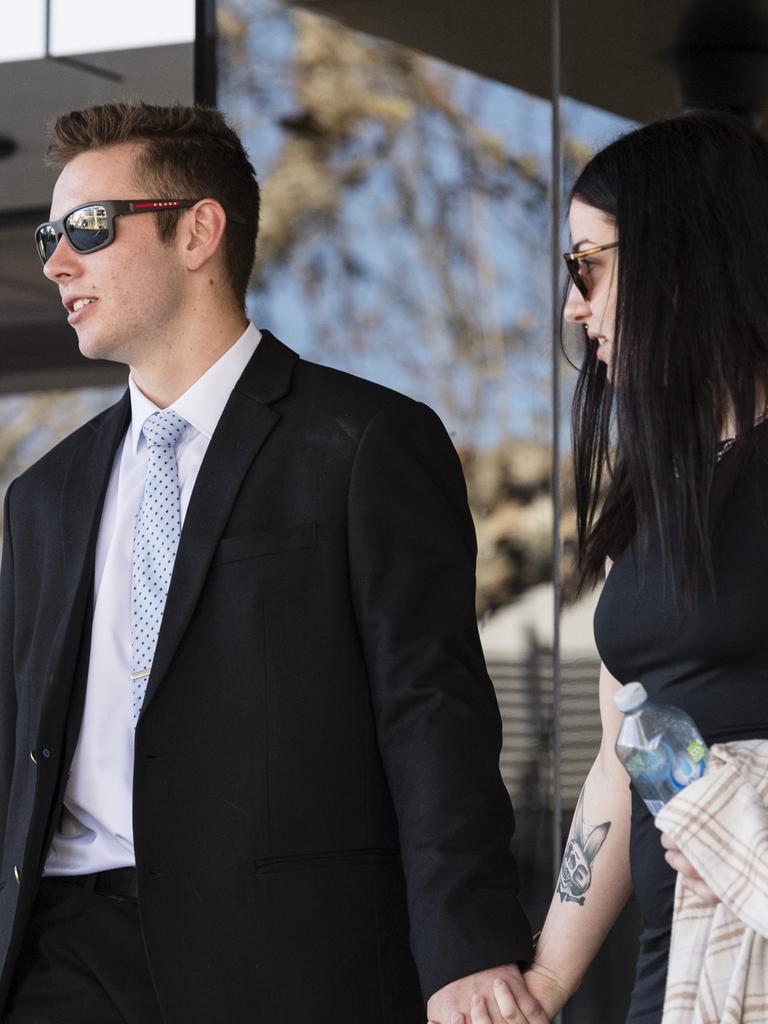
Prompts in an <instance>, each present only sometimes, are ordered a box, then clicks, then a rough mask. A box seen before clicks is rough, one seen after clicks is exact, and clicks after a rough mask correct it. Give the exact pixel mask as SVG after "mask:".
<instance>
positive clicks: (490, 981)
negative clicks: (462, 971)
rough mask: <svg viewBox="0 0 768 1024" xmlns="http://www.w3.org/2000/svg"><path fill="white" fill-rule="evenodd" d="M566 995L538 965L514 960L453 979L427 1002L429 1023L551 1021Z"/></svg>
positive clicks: (530, 1023)
mask: <svg viewBox="0 0 768 1024" xmlns="http://www.w3.org/2000/svg"><path fill="white" fill-rule="evenodd" d="M565 999H566V996H565V994H564V993H562V991H561V990H560V988H559V986H558V985H557V984H556V982H554V980H553V979H551V978H550V977H549V976H548V975H546V974H545V973H543V972H538V971H537V970H536V968H535V966H534V967H533V968H531V970H529V971H527V972H526V974H525V975H522V974H521V973H520V970H519V968H518V967H516V966H515V965H514V964H508V965H506V966H504V967H495V968H493V969H491V970H488V971H480V972H478V973H477V974H471V975H469V976H468V977H466V978H460V979H459V980H458V981H454V982H451V984H450V985H446V986H445V987H444V988H441V989H440V990H439V992H435V994H434V995H433V996H432V998H431V999H430V1000H429V1003H428V1004H427V1013H428V1014H429V1022H428V1024H549V1021H550V1020H551V1019H552V1017H554V1015H555V1014H556V1013H557V1011H558V1010H559V1009H560V1007H561V1006H562V1005H563V1003H564V1002H565Z"/></svg>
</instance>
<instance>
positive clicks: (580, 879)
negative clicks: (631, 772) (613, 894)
mask: <svg viewBox="0 0 768 1024" xmlns="http://www.w3.org/2000/svg"><path fill="white" fill-rule="evenodd" d="M610 827H611V823H610V821H604V822H603V823H602V825H598V826H597V827H596V828H593V829H592V831H591V832H590V833H589V835H587V834H586V830H585V828H584V790H583V789H582V791H581V795H580V796H579V802H578V803H577V804H576V810H575V812H574V815H573V829H572V832H571V838H570V839H569V840H568V845H567V846H566V848H565V856H564V857H563V863H562V865H561V867H560V877H559V878H558V880H557V894H558V896H559V897H560V902H561V903H565V902H566V900H567V901H568V902H569V903H578V904H579V906H580V907H583V906H584V900H585V899H586V897H587V890H588V889H589V887H590V885H592V865H593V863H594V860H595V857H596V856H597V855H598V853H599V852H600V847H601V846H602V845H603V843H604V842H605V837H606V836H607V835H608V831H609V829H610Z"/></svg>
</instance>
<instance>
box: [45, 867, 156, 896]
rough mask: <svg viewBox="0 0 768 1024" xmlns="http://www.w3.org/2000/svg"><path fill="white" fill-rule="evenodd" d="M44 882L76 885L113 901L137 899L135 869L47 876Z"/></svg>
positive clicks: (114, 869)
mask: <svg viewBox="0 0 768 1024" xmlns="http://www.w3.org/2000/svg"><path fill="white" fill-rule="evenodd" d="M44 881H47V882H60V883H62V884H63V885H77V886H80V888H82V889H87V890H88V891H89V892H96V893H99V894H100V895H102V896H111V897H112V899H115V900H136V899H138V898H139V886H138V883H137V881H136V868H113V869H112V871H96V872H95V873H94V874H92V875H47V876H46V877H45V879H44Z"/></svg>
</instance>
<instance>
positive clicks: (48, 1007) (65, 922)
mask: <svg viewBox="0 0 768 1024" xmlns="http://www.w3.org/2000/svg"><path fill="white" fill-rule="evenodd" d="M162 1019H163V1018H162V1015H161V1013H160V1008H159V1006H158V1003H157V997H156V995H155V991H154V988H153V985H152V979H151V977H150V973H149V968H148V965H147V958H146V955H145V952H144V943H143V940H142V936H141V928H140V925H139V908H138V903H137V902H136V900H135V899H123V898H121V899H118V898H115V897H113V896H109V895H105V894H104V893H100V892H93V891H91V890H90V889H89V888H84V887H82V886H81V885H78V884H77V883H73V882H68V881H66V880H65V879H59V878H57V879H46V878H44V879H42V881H41V883H40V892H39V895H38V898H37V901H36V903H35V908H34V913H33V916H32V920H31V922H30V927H29V930H28V932H27V935H26V937H25V939H24V943H23V946H22V950H21V956H20V958H19V962H18V965H17V968H16V973H15V976H14V981H13V986H12V989H11V993H10V996H9V1000H8V1004H7V1006H6V1012H5V1014H4V1015H3V1018H2V1024H162Z"/></svg>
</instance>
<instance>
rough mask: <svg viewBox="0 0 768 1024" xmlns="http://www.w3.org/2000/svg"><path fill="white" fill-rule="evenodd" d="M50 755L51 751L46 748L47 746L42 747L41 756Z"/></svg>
mask: <svg viewBox="0 0 768 1024" xmlns="http://www.w3.org/2000/svg"><path fill="white" fill-rule="evenodd" d="M50 756H51V752H50V750H49V749H48V747H43V757H50Z"/></svg>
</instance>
